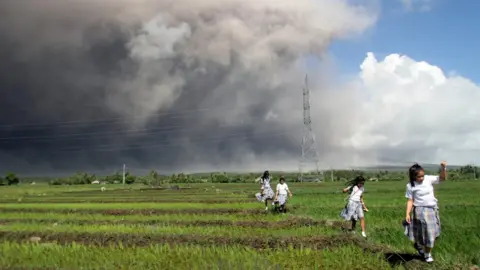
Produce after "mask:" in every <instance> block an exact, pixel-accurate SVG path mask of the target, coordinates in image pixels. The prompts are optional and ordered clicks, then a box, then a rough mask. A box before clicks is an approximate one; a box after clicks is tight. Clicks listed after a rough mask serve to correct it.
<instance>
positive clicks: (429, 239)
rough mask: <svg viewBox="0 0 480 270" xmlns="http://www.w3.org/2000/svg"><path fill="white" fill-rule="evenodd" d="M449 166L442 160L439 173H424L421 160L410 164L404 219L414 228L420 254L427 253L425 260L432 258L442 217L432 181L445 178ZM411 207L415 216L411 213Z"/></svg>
mask: <svg viewBox="0 0 480 270" xmlns="http://www.w3.org/2000/svg"><path fill="white" fill-rule="evenodd" d="M446 166H447V163H446V162H445V161H443V162H442V163H440V167H441V170H440V175H439V176H435V175H425V171H424V169H423V168H422V167H421V166H420V165H418V164H414V165H413V166H411V167H410V168H409V178H410V182H409V183H408V184H407V191H406V193H405V197H406V198H407V199H408V201H407V211H406V215H405V220H406V222H407V223H408V224H409V226H410V229H411V232H412V233H410V234H409V238H410V240H411V241H413V242H414V243H415V248H416V249H417V250H418V252H419V253H420V255H423V256H424V257H425V261H426V262H433V258H432V253H431V252H432V248H433V246H434V243H435V240H436V239H437V238H438V237H439V236H440V218H439V216H438V205H437V199H436V198H435V194H434V189H433V185H436V184H439V183H440V182H442V181H444V180H445V179H446V177H447V169H446ZM412 210H413V216H410V213H411V212H412Z"/></svg>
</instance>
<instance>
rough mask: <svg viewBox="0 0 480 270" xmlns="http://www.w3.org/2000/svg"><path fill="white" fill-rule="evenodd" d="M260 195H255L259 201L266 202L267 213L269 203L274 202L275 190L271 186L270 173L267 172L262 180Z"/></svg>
mask: <svg viewBox="0 0 480 270" xmlns="http://www.w3.org/2000/svg"><path fill="white" fill-rule="evenodd" d="M260 184H261V186H260V193H257V194H255V196H256V197H257V200H259V201H261V202H265V211H267V210H268V201H269V200H273V196H274V193H273V190H272V187H271V186H270V173H269V172H268V171H265V172H264V173H263V175H262V177H261V178H260Z"/></svg>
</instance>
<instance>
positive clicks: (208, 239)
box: [0, 181, 480, 270]
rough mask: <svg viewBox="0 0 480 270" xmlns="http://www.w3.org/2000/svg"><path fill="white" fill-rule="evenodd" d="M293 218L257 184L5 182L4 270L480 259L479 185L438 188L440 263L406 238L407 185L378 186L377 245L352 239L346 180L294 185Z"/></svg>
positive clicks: (373, 201)
mask: <svg viewBox="0 0 480 270" xmlns="http://www.w3.org/2000/svg"><path fill="white" fill-rule="evenodd" d="M289 186H290V189H291V190H292V191H293V193H294V197H293V199H291V201H290V202H289V207H290V208H289V210H290V212H289V213H287V214H285V215H283V214H275V213H272V212H265V210H264V206H263V205H262V203H260V202H257V201H256V200H255V198H254V195H253V194H254V193H255V192H257V191H258V185H255V184H215V185H214V186H212V184H192V185H186V184H185V185H180V187H181V189H179V190H174V189H168V188H166V189H157V190H149V189H145V186H140V185H138V186H129V187H128V189H125V188H123V187H122V186H121V185H117V186H115V185H107V186H106V190H105V191H104V192H102V191H100V186H98V185H88V186H87V185H83V186H48V185H35V186H30V185H23V186H22V185H21V186H10V187H7V186H4V187H0V228H1V229H0V239H1V243H0V252H1V256H0V268H2V269H6V268H7V269H59V268H61V269H176V270H177V269H262V270H265V269H391V268H393V269H472V267H474V266H475V265H478V264H480V252H479V251H478V250H479V248H480V199H479V197H476V196H477V195H478V194H479V193H480V181H478V182H446V183H444V184H442V185H439V186H437V188H436V196H437V198H438V199H439V203H440V213H441V221H442V235H441V238H440V239H439V241H438V242H437V245H436V247H435V249H434V251H433V256H434V259H435V260H436V261H435V262H434V263H433V264H432V265H427V264H425V263H424V262H421V261H420V260H418V259H416V258H415V256H414V255H415V250H414V249H413V247H412V245H411V243H409V242H408V240H407V239H406V237H405V236H404V235H403V228H402V225H401V220H402V219H403V217H404V212H405V198H404V196H403V195H404V187H405V183H403V182H384V183H382V182H368V183H367V184H366V187H365V188H366V192H365V201H366V203H367V206H368V208H369V210H370V211H369V212H368V213H367V214H366V222H367V234H368V238H367V239H364V238H362V237H361V236H359V233H357V234H356V235H353V234H348V233H346V232H345V230H344V229H343V228H344V227H345V226H344V224H342V222H341V220H340V218H339V213H340V211H341V209H342V207H343V206H344V204H345V201H344V199H345V195H344V194H341V192H340V190H341V189H342V184H341V183H321V184H313V183H309V184H300V183H289Z"/></svg>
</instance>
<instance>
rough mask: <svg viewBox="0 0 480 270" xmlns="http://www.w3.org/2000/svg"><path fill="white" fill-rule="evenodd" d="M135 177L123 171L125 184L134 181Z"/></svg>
mask: <svg viewBox="0 0 480 270" xmlns="http://www.w3.org/2000/svg"><path fill="white" fill-rule="evenodd" d="M135 180H136V177H135V176H134V175H131V174H130V173H129V172H126V173H125V184H127V185H131V184H133V183H135Z"/></svg>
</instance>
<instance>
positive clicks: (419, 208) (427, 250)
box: [257, 162, 447, 262]
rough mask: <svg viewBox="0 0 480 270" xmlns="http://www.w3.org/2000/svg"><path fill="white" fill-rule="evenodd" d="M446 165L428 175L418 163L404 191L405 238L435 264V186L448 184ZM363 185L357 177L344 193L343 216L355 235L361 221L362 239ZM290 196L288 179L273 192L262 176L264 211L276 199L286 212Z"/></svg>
mask: <svg viewBox="0 0 480 270" xmlns="http://www.w3.org/2000/svg"><path fill="white" fill-rule="evenodd" d="M446 166H447V164H446V162H441V163H440V168H441V170H440V174H439V175H425V170H424V169H423V168H422V166H420V165H418V164H414V165H412V166H411V167H410V168H409V169H408V175H409V182H408V184H407V185H406V192H405V197H406V199H407V207H406V214H405V219H404V220H403V221H402V225H403V226H404V229H405V235H406V236H407V237H408V239H409V240H410V241H412V242H413V245H414V247H415V249H416V250H417V252H418V254H419V255H420V256H421V257H423V258H424V259H425V261H426V262H433V257H432V249H433V247H434V244H435V240H436V239H437V238H438V237H439V236H440V217H439V213H438V200H437V199H436V198H435V194H434V188H433V185H436V184H439V183H440V182H443V181H445V179H446V177H447V169H446ZM364 186H365V179H364V178H363V177H362V176H358V177H356V178H355V179H353V180H352V181H350V182H349V183H348V186H347V187H346V188H345V189H343V192H344V193H349V196H348V202H347V204H346V205H345V207H344V208H343V209H342V211H341V213H340V216H341V217H342V218H343V219H344V220H345V221H351V222H352V227H351V231H352V232H355V228H356V224H357V221H358V220H360V226H361V228H362V236H363V237H367V234H366V230H365V213H364V212H367V211H368V209H367V207H366V206H365V202H364V201H363V193H364V191H365V188H364ZM287 193H288V194H289V195H290V197H292V193H291V192H290V190H289V189H288V186H287V184H286V183H285V178H283V177H281V178H280V183H279V184H278V185H277V188H276V192H275V193H274V192H273V190H272V188H271V186H270V175H269V173H268V171H266V172H265V173H264V174H263V176H262V177H261V192H260V193H257V199H258V200H260V201H263V202H265V210H268V200H273V204H274V205H275V202H278V204H279V205H280V210H281V211H282V212H286V207H285V204H286V202H287ZM273 197H275V199H273Z"/></svg>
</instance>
